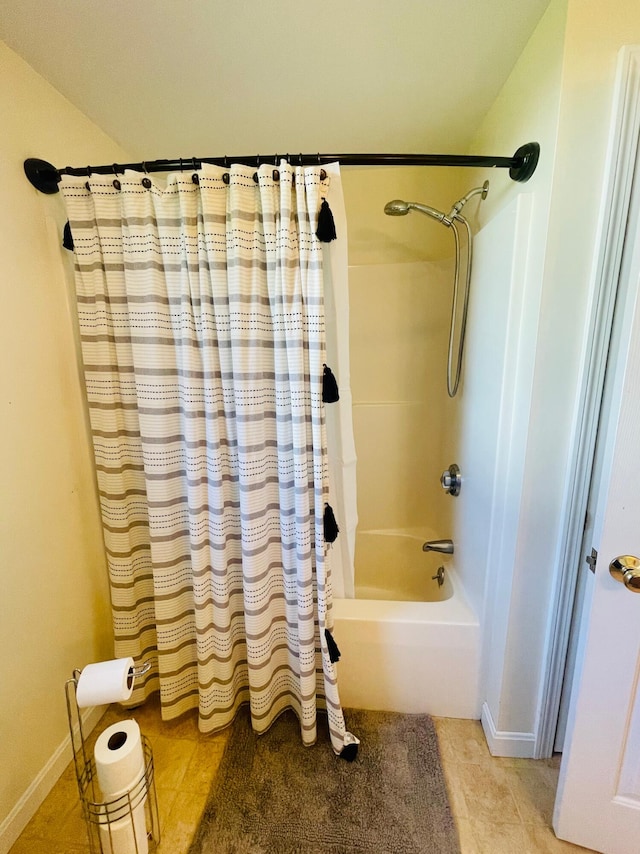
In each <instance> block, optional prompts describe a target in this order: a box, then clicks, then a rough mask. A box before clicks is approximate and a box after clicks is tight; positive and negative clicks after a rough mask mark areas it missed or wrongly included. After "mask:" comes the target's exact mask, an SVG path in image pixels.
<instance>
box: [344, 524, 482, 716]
mask: <svg viewBox="0 0 640 854" xmlns="http://www.w3.org/2000/svg"><path fill="white" fill-rule="evenodd" d="M427 538H428V537H427ZM424 539H425V537H424V536H418V535H416V534H415V533H413V532H411V533H407V532H402V531H364V532H362V533H358V535H357V537H356V578H355V581H356V598H355V599H335V600H334V603H333V615H334V635H335V639H336V641H337V643H338V646H339V647H340V652H341V653H342V657H341V659H340V663H339V665H338V676H339V680H340V682H339V685H340V699H341V701H342V705H343V706H346V707H352V708H358V709H379V710H384V711H394V712H407V713H415V712H427V713H429V714H432V715H442V716H445V717H455V718H479V717H480V710H479V702H478V678H479V650H480V626H479V623H478V618H477V616H476V614H475V612H474V611H473V610H472V608H471V607H470V606H469V604H468V603H467V601H466V598H465V596H464V591H463V589H462V586H461V584H460V581H459V579H458V578H457V577H456V574H455V571H453V570H451V568H450V564H451V558H450V557H449V556H448V555H436V554H433V553H431V554H425V553H424V552H423V551H422V543H423V542H424ZM441 564H445V566H446V572H445V585H444V586H443V587H442V588H438V585H437V582H435V581H432V580H431V576H432V575H435V573H436V570H437V568H438V566H440V565H441ZM362 593H364V594H365V596H367V597H368V598H359V595H360V594H362ZM417 596H420V601H415V599H416V597H417ZM427 599H430V600H431V601H427Z"/></svg>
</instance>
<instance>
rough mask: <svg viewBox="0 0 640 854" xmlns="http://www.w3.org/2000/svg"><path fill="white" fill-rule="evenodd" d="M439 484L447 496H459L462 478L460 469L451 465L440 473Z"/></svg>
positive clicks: (453, 464)
mask: <svg viewBox="0 0 640 854" xmlns="http://www.w3.org/2000/svg"><path fill="white" fill-rule="evenodd" d="M440 483H441V484H442V488H443V489H444V491H445V492H448V493H449V495H459V494H460V487H461V486H462V476H461V474H460V469H459V468H458V466H457V465H456V464H455V463H451V465H450V466H449V468H448V469H445V470H444V471H443V472H442V475H441V477H440Z"/></svg>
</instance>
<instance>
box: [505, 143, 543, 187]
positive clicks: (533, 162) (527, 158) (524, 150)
mask: <svg viewBox="0 0 640 854" xmlns="http://www.w3.org/2000/svg"><path fill="white" fill-rule="evenodd" d="M513 159H514V160H522V162H521V163H519V164H518V165H517V166H512V167H511V168H510V169H509V177H510V178H512V179H513V180H514V181H520V182H521V183H524V182H525V181H528V180H529V178H530V177H531V176H532V175H533V173H534V172H535V171H536V166H537V165H538V160H539V159H540V146H539V144H538V143H537V142H527V143H526V144H525V145H521V146H520V148H519V149H518V150H517V151H516V153H515V154H514V155H513Z"/></svg>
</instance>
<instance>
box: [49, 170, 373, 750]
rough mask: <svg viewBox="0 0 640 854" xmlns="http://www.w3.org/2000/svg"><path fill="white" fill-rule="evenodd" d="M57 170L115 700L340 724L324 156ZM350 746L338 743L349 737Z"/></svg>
mask: <svg viewBox="0 0 640 854" xmlns="http://www.w3.org/2000/svg"><path fill="white" fill-rule="evenodd" d="M254 172H255V170H254V169H252V168H249V167H245V166H240V165H234V166H232V167H231V168H230V169H228V170H225V169H222V168H218V167H213V166H207V165H204V164H203V167H202V169H200V170H198V171H197V172H193V170H189V171H187V172H181V173H176V174H172V175H169V176H168V178H167V181H166V186H165V187H162V186H161V185H160V184H159V182H157V181H152V180H151V178H150V177H149V176H141V174H140V173H139V172H133V171H128V172H126V173H125V174H124V175H111V176H108V175H95V174H94V175H93V176H90V178H89V180H87V179H86V178H85V177H82V178H78V177H73V176H66V175H65V176H64V177H63V179H62V191H63V194H64V198H65V203H66V207H67V213H68V216H69V223H70V228H71V234H72V237H73V242H74V251H75V272H76V291H77V306H78V317H79V323H80V333H81V341H82V354H83V361H84V372H85V382H86V391H87V398H88V403H89V414H90V420H91V428H92V435H93V443H94V451H95V460H96V470H97V477H98V488H99V494H100V503H101V512H102V519H103V528H104V539H105V546H106V551H107V558H108V566H109V575H110V585H111V598H112V609H113V620H114V631H115V651H116V656H118V657H121V656H132V657H133V658H134V659H135V660H136V662H138V663H141V662H142V661H143V660H150V661H152V663H153V669H152V671H151V674H150V676H149V678H148V679H147V681H146V682H145V683H144V685H141V686H139V687H138V686H137V687H136V690H135V692H134V695H133V698H132V701H133V702H141V701H142V700H143V699H144V698H145V697H147V696H148V695H149V694H150V693H151V692H152V691H154V690H157V689H158V688H159V689H160V697H161V706H162V714H163V717H164V718H165V719H170V718H173V717H176V716H178V715H180V714H182V713H183V712H185V711H186V710H188V709H191V708H194V707H197V708H198V710H199V725H200V729H201V730H202V731H204V732H209V731H212V730H215V729H218V728H220V727H223V726H225V725H227V724H228V723H229V722H230V721H231V720H232V719H233V717H234V715H235V713H236V711H237V709H238V707H239V705H240V704H242V703H244V702H246V701H248V702H249V703H250V710H251V720H252V725H253V728H254V729H255V730H256V731H258V732H263V731H265V730H266V729H267V728H268V727H269V726H270V724H271V723H272V722H273V721H274V719H275V718H276V717H277V716H278V714H279V713H280V712H281V711H283V710H284V709H285V708H288V707H292V708H293V709H294V710H295V711H296V713H297V715H298V717H299V720H300V727H301V735H302V740H303V742H304V743H306V744H312V743H313V742H314V741H315V739H316V710H317V709H318V708H326V710H327V714H328V721H329V731H330V735H331V742H332V746H333V749H334V750H335V751H336V752H337V753H341V752H342V751H343V749H344V748H345V747H348V746H349V745H353V744H356V743H357V739H355V738H354V736H352V735H351V734H350V733H348V732H346V730H345V724H344V718H343V714H342V709H341V706H340V700H339V696H338V690H337V684H336V673H335V667H334V663H333V662H332V661H331V659H330V655H329V652H328V648H327V640H326V635H325V629H330V628H331V601H332V589H331V571H330V566H329V559H330V549H329V547H328V546H327V545H326V544H325V541H324V535H323V514H324V509H325V503H326V502H327V501H328V482H327V470H328V464H327V453H326V437H325V433H326V428H325V415H324V404H323V402H322V375H323V363H324V362H325V361H326V357H325V320H324V302H323V253H327V252H330V251H331V249H330V248H324V247H323V245H322V244H320V243H319V241H318V239H317V238H316V236H315V230H316V225H317V214H318V210H319V208H320V205H321V201H322V198H323V197H324V196H326V195H327V192H328V189H329V184H330V182H331V181H333V182H339V172H338V170H337V168H331V169H329V170H327V177H326V178H325V180H324V181H322V180H321V176H320V167H319V166H318V167H311V168H302V167H296V168H294V167H291V166H290V165H289V164H288V163H286V161H282V162H281V163H280V166H279V180H276V174H275V173H274V170H273V167H272V166H267V165H266V164H263V165H262V166H261V167H260V168H259V169H258V171H257V178H258V180H257V183H256V182H255V181H254V177H253V176H254ZM350 752H352V749H351V750H350Z"/></svg>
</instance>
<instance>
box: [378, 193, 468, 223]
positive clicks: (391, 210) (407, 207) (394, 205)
mask: <svg viewBox="0 0 640 854" xmlns="http://www.w3.org/2000/svg"><path fill="white" fill-rule="evenodd" d="M409 211H420V213H423V214H426V215H427V216H431V217H433V218H434V219H437V220H438V222H441V223H443V224H444V225H447V226H449V225H451V220H450V219H448V218H447V216H446V215H445V214H443V213H442V211H438V210H436V209H435V208H430V207H429V205H421V204H418V202H403V201H402V199H394V200H393V201H392V202H387V204H386V205H385V206H384V212H385V213H386V214H387V216H406V214H408V213H409Z"/></svg>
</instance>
